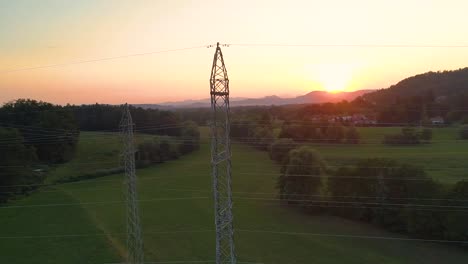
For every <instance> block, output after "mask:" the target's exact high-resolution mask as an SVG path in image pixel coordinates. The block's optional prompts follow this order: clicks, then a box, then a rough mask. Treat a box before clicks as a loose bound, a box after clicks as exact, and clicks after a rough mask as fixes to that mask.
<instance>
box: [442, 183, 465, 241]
mask: <svg viewBox="0 0 468 264" xmlns="http://www.w3.org/2000/svg"><path fill="white" fill-rule="evenodd" d="M446 198H447V199H446V202H445V203H444V205H446V206H459V207H467V206H468V181H466V180H464V181H459V182H457V183H456V184H455V185H454V186H453V187H452V189H451V190H450V192H449V193H448V195H447V197H446ZM467 221H468V214H467V212H466V211H463V210H451V211H450V212H446V213H445V214H444V220H443V226H444V230H445V231H444V238H445V239H448V240H456V241H466V240H467V239H468V226H467V225H466V223H467Z"/></svg>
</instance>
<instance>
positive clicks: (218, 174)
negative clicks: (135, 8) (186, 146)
mask: <svg viewBox="0 0 468 264" xmlns="http://www.w3.org/2000/svg"><path fill="white" fill-rule="evenodd" d="M210 94H211V114H212V120H211V168H212V180H213V194H214V205H215V225H216V264H227V263H229V264H235V263H236V254H235V248H234V226H233V216H232V191H231V143H230V121H229V78H228V75H227V71H226V66H225V65H224V59H223V53H222V52H221V47H220V46H219V43H217V45H216V51H215V54H214V58H213V67H212V69H211V78H210Z"/></svg>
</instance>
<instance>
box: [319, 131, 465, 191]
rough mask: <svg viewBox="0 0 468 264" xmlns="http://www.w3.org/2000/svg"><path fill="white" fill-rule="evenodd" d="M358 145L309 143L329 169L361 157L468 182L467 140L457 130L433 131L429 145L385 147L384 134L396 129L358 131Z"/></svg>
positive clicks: (445, 179)
mask: <svg viewBox="0 0 468 264" xmlns="http://www.w3.org/2000/svg"><path fill="white" fill-rule="evenodd" d="M358 130H359V133H360V135H361V139H362V144H359V145H347V144H311V145H312V146H313V147H314V148H315V149H317V150H318V151H319V152H320V154H321V155H322V156H323V157H324V158H325V159H326V160H327V162H328V164H329V165H331V166H341V165H351V164H354V163H355V162H356V161H357V160H359V159H362V158H374V157H380V158H391V159H395V160H398V161H400V162H406V163H411V164H413V165H417V166H421V167H422V168H424V169H425V170H426V171H427V173H428V174H429V175H430V176H432V177H433V178H435V179H437V180H439V181H441V182H448V183H453V182H456V181H459V180H460V179H463V178H466V179H468V173H466V171H467V169H468V165H467V164H466V160H467V159H468V140H459V139H458V130H459V129H458V128H455V127H447V128H434V129H433V140H432V143H430V144H421V145H409V146H388V145H384V144H382V140H383V137H384V135H386V134H396V133H398V132H400V131H401V128H398V127H373V128H358Z"/></svg>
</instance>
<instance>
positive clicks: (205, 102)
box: [134, 90, 373, 109]
mask: <svg viewBox="0 0 468 264" xmlns="http://www.w3.org/2000/svg"><path fill="white" fill-rule="evenodd" d="M371 91H373V90H358V91H353V92H339V93H330V92H326V91H312V92H310V93H307V94H305V95H300V96H297V97H293V98H283V97H279V96H276V95H271V96H265V97H261V98H242V97H238V98H236V97H234V98H231V99H230V101H231V102H230V103H231V106H262V105H289V104H310V103H313V104H315V103H327V102H332V103H333V102H339V101H342V100H347V101H352V100H354V99H355V98H357V97H359V96H361V95H364V94H366V93H369V92H371ZM134 106H140V107H143V108H162V109H171V108H199V107H209V106H210V99H200V100H186V101H180V102H167V103H160V104H136V105H134Z"/></svg>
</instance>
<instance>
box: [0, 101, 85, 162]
mask: <svg viewBox="0 0 468 264" xmlns="http://www.w3.org/2000/svg"><path fill="white" fill-rule="evenodd" d="M0 127H5V128H16V129H17V130H18V131H19V133H20V134H21V137H22V141H21V142H22V143H23V144H24V145H25V146H26V147H33V148H34V150H35V154H36V156H37V158H38V160H39V161H41V162H43V163H60V162H66V161H68V160H70V159H71V158H72V157H73V154H74V152H75V148H76V145H77V142H78V137H79V128H78V124H77V123H76V120H75V118H74V115H73V113H72V112H71V111H70V109H69V108H67V107H62V106H58V105H53V104H50V103H46V102H38V101H35V100H25V99H20V100H17V101H13V102H10V103H6V104H5V105H3V106H2V107H0Z"/></svg>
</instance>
